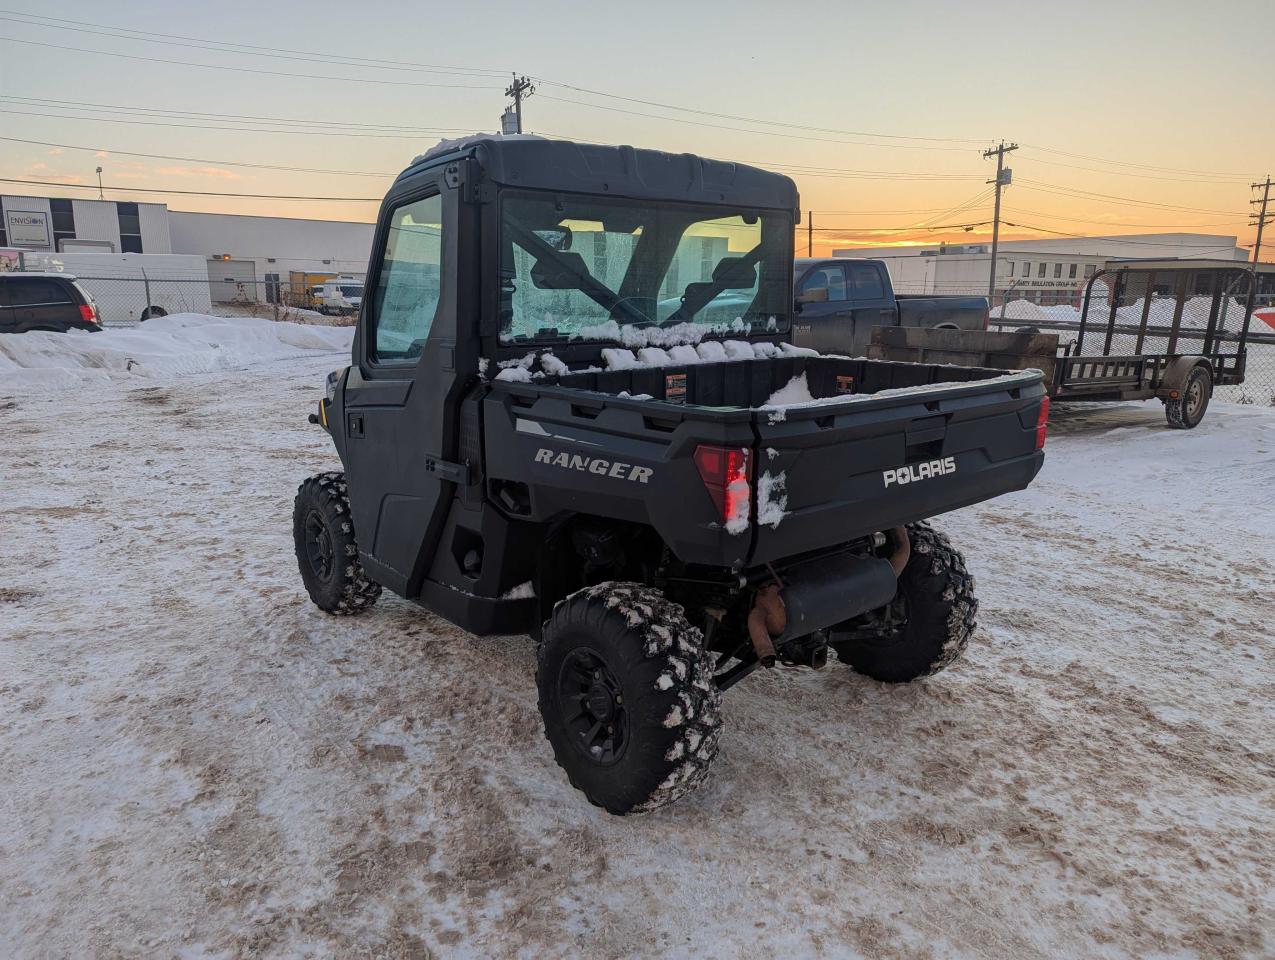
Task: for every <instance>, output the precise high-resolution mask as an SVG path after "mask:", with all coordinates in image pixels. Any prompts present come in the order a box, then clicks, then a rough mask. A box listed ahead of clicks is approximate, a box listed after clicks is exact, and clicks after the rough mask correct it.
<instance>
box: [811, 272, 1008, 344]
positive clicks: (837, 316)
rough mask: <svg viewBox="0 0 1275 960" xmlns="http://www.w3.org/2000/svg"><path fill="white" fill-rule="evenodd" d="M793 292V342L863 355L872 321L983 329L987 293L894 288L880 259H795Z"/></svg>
mask: <svg viewBox="0 0 1275 960" xmlns="http://www.w3.org/2000/svg"><path fill="white" fill-rule="evenodd" d="M793 292H794V299H795V301H796V310H797V316H796V318H795V319H794V321H793V328H792V332H793V342H794V343H796V344H798V345H800V346H803V347H812V348H814V349H815V350H821V351H833V352H837V353H848V354H850V355H851V356H853V357H862V356H865V355H866V354H867V350H868V344H870V343H871V342H872V331H873V329H874V328H876V327H922V328H928V329H938V330H986V329H987V319H988V305H987V298H986V297H961V296H943V297H930V296H906V295H903V294H896V293H895V292H894V286H893V284H892V283H891V282H890V273H889V271H888V270H886V268H885V264H884V263H882V262H881V261H880V260H861V259H852V258H846V257H841V258H831V259H816V258H801V259H798V260H797V261H796V264H795V269H794V271H793Z"/></svg>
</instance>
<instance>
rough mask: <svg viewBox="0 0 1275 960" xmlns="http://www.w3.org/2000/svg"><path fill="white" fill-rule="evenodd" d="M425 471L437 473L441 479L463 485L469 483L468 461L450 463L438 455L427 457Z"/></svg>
mask: <svg viewBox="0 0 1275 960" xmlns="http://www.w3.org/2000/svg"><path fill="white" fill-rule="evenodd" d="M425 472H426V473H433V474H437V475H438V477H439V478H440V479H442V480H449V481H451V482H452V483H459V484H460V485H461V486H468V485H469V464H467V463H449V462H448V461H446V460H440V459H438V458H437V457H426V458H425Z"/></svg>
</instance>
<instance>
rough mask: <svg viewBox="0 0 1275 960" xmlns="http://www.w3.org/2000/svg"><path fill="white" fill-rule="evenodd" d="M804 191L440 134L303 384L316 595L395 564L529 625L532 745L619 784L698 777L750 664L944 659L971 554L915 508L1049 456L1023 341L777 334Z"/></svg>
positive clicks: (421, 583)
mask: <svg viewBox="0 0 1275 960" xmlns="http://www.w3.org/2000/svg"><path fill="white" fill-rule="evenodd" d="M797 210H798V199H797V192H796V189H795V187H794V186H793V183H792V181H791V180H789V179H788V178H787V177H784V176H779V175H777V174H773V173H767V172H764V171H762V170H758V169H755V168H752V167H747V166H742V165H739V164H733V163H725V162H720V161H715V160H706V159H703V158H699V157H694V156H689V155H673V154H665V153H658V152H655V151H648V150H635V149H633V148H630V147H602V146H586V145H581V144H575V143H568V142H560V141H547V140H539V139H535V138H521V137H518V138H508V139H502V138H499V137H483V138H474V139H471V140H468V141H463V142H460V143H451V144H442V145H440V146H439V147H438V148H435V150H433V151H431V152H430V153H428V154H426V155H425V156H424V157H421V158H419V159H418V160H417V161H416V162H414V163H413V164H412V165H411V166H410V167H409V168H408V169H407V170H406V171H405V172H404V173H403V174H402V175H401V176H400V177H399V178H398V180H397V181H396V182H395V184H394V186H393V188H392V189H391V190H390V193H389V195H388V196H387V197H386V199H385V202H384V205H383V207H382V209H381V214H380V218H379V222H378V225H377V230H376V238H375V251H374V255H373V257H372V261H371V267H370V270H369V273H368V278H367V288H368V290H369V296H367V297H365V299H364V301H363V307H362V312H361V316H360V318H359V325H358V330H357V333H356V335H355V338H354V349H353V357H352V359H351V365H350V367H348V368H347V369H345V370H343V371H340V372H338V373H334V374H332V375H330V377H329V380H328V386H327V394H326V396H325V397H324V398H323V399H322V400H321V401H320V404H319V410H318V412H317V413H316V414H314V415H312V417H311V419H312V421H314V422H319V423H322V425H323V426H324V427H325V428H326V429H327V430H328V432H329V433H330V434H331V435H332V440H333V442H334V444H335V445H336V449H337V452H338V453H339V454H340V457H341V461H342V463H343V465H344V467H345V472H344V473H343V474H342V473H326V474H321V475H319V476H317V477H313V478H311V479H309V480H307V481H305V483H303V484H302V485H301V488H300V491H299V492H298V494H297V499H296V509H295V514H294V532H295V538H296V550H297V558H298V561H299V563H300V567H301V576H302V579H303V580H304V582H305V585H306V589H307V591H308V592H309V594H310V597H311V598H312V599H313V600H314V602H315V603H316V604H318V606H319V607H321V608H322V609H324V610H326V611H329V612H331V613H340V614H349V613H356V612H359V611H362V610H365V609H367V608H368V607H370V606H371V605H372V604H373V603H374V602H375V600H376V598H377V596H378V595H379V593H380V591H381V587H382V586H385V587H388V588H389V589H390V590H392V591H394V592H395V593H397V594H400V595H401V596H403V597H407V598H409V599H411V600H414V601H417V602H418V603H420V604H422V605H423V606H425V607H427V608H429V609H430V610H433V611H434V612H436V613H438V614H439V615H441V616H443V617H446V618H447V619H448V620H450V621H452V622H453V623H456V624H458V625H459V626H461V627H463V628H465V629H467V630H470V631H472V632H474V633H479V634H490V633H501V634H519V633H526V634H530V635H531V636H532V637H534V638H536V639H537V640H538V641H539V648H538V669H537V674H536V682H537V685H538V687H539V701H540V710H541V713H542V715H543V719H544V725H545V734H546V736H547V737H548V739H549V742H550V744H551V745H552V747H553V752H554V756H555V757H556V759H557V762H558V763H559V764H560V765H561V766H562V767H563V768H565V769H566V771H567V775H568V777H569V778H570V780H571V782H572V783H573V784H574V785H575V786H576V787H578V788H579V789H580V790H582V791H584V793H585V795H586V796H587V797H588V798H589V799H590V800H591V801H592V802H594V803H596V804H599V805H601V806H603V807H605V808H606V809H607V810H609V811H611V812H613V813H620V814H623V813H630V812H635V811H641V810H650V809H653V808H655V807H658V806H660V805H662V804H665V803H668V802H670V801H672V800H675V799H676V798H677V797H679V796H681V795H682V794H684V793H686V792H687V791H688V790H690V789H692V788H693V787H694V786H696V785H697V784H698V783H699V782H700V781H701V780H702V779H703V777H704V774H705V773H706V771H707V769H708V766H709V764H710V762H711V761H712V759H713V757H714V755H715V754H716V752H717V749H718V739H719V734H720V718H719V708H720V702H721V694H722V691H723V690H725V689H726V688H728V687H730V686H731V685H732V684H734V683H736V682H738V681H739V680H740V679H741V678H743V677H744V676H746V675H747V674H748V673H749V672H751V671H752V670H754V669H755V668H757V667H758V666H759V665H762V666H771V665H772V664H774V663H775V662H776V661H779V662H783V663H789V664H799V665H804V666H808V667H814V668H819V667H822V666H823V665H824V663H825V662H826V660H827V657H828V649H829V648H832V650H833V651H835V653H836V655H837V657H838V658H839V659H840V660H842V661H845V662H846V663H848V664H849V665H850V666H851V667H852V668H854V669H855V670H858V671H860V672H861V673H864V674H866V675H868V676H870V677H874V678H876V679H878V680H882V681H886V682H901V681H908V680H913V679H915V678H917V677H923V676H926V675H928V674H931V673H934V672H935V671H937V670H940V669H942V668H943V667H945V666H946V665H947V664H949V663H951V662H952V661H953V660H954V659H955V658H956V657H958V656H959V655H960V653H961V652H962V650H963V649H964V647H965V644H966V642H967V641H968V639H969V637H970V634H971V631H972V630H973V627H974V614H975V610H976V608H977V601H976V600H975V599H974V595H973V586H974V584H973V578H972V577H971V576H970V575H969V574H968V573H967V572H966V569H965V566H964V563H963V561H962V559H961V555H960V554H959V553H958V552H956V551H955V550H953V549H952V547H951V545H950V544H949V543H948V540H947V538H946V537H945V536H943V535H942V534H941V533H938V532H936V531H935V530H933V529H931V528H930V527H929V526H928V525H927V524H925V523H922V522H920V521H921V520H923V519H924V518H927V517H931V516H933V515H935V514H939V513H942V512H944V511H947V510H952V509H954V508H957V507H961V506H964V505H966V504H971V503H976V502H978V501H981V500H986V499H988V498H990V497H994V496H997V495H998V494H1001V493H1005V492H1007V491H1011V490H1019V489H1021V488H1023V487H1025V486H1027V484H1028V483H1030V482H1031V480H1032V478H1033V477H1034V476H1035V475H1036V472H1037V471H1038V470H1039V469H1040V466H1041V462H1042V459H1043V456H1044V455H1043V453H1042V451H1041V448H1042V446H1043V444H1044V434H1045V419H1046V415H1047V400H1046V398H1045V392H1044V388H1043V387H1042V384H1041V377H1040V375H1039V374H1038V373H1037V372H1035V371H1017V372H1014V373H1012V374H1005V373H1004V372H1003V371H998V370H987V369H976V368H962V367H947V366H936V365H927V364H909V363H889V362H883V361H871V360H851V359H847V358H843V357H827V356H819V355H817V354H813V351H808V350H801V349H798V348H794V347H793V346H792V345H791V343H790V342H789V330H790V327H791V324H792V321H793V316H794V311H795V309H798V308H795V306H794V304H793V296H792V271H793V226H794V218H795V216H796V212H797Z"/></svg>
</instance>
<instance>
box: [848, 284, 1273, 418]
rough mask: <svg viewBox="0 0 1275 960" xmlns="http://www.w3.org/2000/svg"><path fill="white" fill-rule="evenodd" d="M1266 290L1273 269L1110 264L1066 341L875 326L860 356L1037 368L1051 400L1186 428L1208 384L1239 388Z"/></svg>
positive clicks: (1200, 411)
mask: <svg viewBox="0 0 1275 960" xmlns="http://www.w3.org/2000/svg"><path fill="white" fill-rule="evenodd" d="M1271 284H1275V264H1251V263H1243V262H1238V261H1231V260H1114V261H1109V262H1108V263H1107V264H1106V265H1105V266H1104V267H1103V268H1102V269H1101V270H1099V271H1098V272H1097V273H1095V274H1094V275H1093V277H1091V278H1090V280H1089V282H1088V283H1087V284H1086V286H1085V294H1084V300H1083V302H1082V306H1081V309H1080V320H1079V323H1078V324H1076V326H1075V328H1074V329H1075V332H1076V337H1075V339H1074V340H1067V341H1065V342H1063V338H1062V337H1061V336H1060V335H1059V334H1056V333H1041V332H1040V331H1039V330H1037V329H1035V328H1032V327H1026V328H1023V329H1021V330H1019V331H1017V332H1012V333H1007V332H999V331H964V330H924V329H915V328H912V329H908V328H885V327H882V328H878V329H877V330H875V331H874V333H873V342H872V345H871V346H870V347H869V349H868V355H869V356H870V357H872V358H874V359H880V360H894V361H904V362H914V363H951V364H956V365H959V366H974V367H995V368H999V369H1010V370H1022V369H1029V368H1035V369H1038V370H1040V371H1041V372H1042V373H1043V374H1044V378H1045V384H1046V388H1047V389H1048V391H1049V395H1050V398H1051V399H1052V400H1054V401H1059V402H1066V401H1073V400H1086V401H1100V400H1150V399H1153V398H1154V399H1159V400H1161V401H1162V402H1163V403H1164V405H1165V411H1166V416H1167V417H1168V420H1169V424H1170V425H1171V426H1174V427H1179V428H1184V429H1190V428H1191V427H1194V426H1196V425H1197V424H1198V423H1199V422H1200V421H1201V420H1202V419H1203V417H1204V413H1205V410H1206V409H1207V407H1208V402H1209V398H1210V396H1211V395H1212V393H1213V390H1214V389H1215V388H1216V387H1219V386H1230V385H1233V384H1240V383H1243V382H1244V373H1245V366H1246V362H1247V358H1248V351H1247V345H1248V334H1249V325H1250V323H1251V321H1252V314H1253V306H1254V303H1255V300H1256V297H1257V295H1258V292H1259V286H1260V287H1261V288H1262V289H1265V287H1266V286H1268V285H1271ZM1002 312H1003V308H1002ZM994 322H995V321H993V323H994ZM1042 325H1047V323H1046V322H1043V321H1042Z"/></svg>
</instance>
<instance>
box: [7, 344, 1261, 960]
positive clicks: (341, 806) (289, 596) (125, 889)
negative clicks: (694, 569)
mask: <svg viewBox="0 0 1275 960" xmlns="http://www.w3.org/2000/svg"><path fill="white" fill-rule="evenodd" d="M145 329H146V330H147V331H150V330H151V329H162V328H161V327H155V328H152V327H151V325H150V323H149V322H148V324H146V325H145ZM106 336H107V335H106V334H99V335H93V336H92V337H91V338H85V339H91V340H93V341H95V342H96V341H102V342H108V341H105V340H104V339H103V338H104V337H106ZM219 349H225V348H219ZM274 349H275V348H273V347H272V348H271V349H270V350H267V351H265V352H266V354H270V353H271V351H272V350H274ZM279 349H282V348H279ZM139 352H140V351H139ZM145 355H146V356H154V357H159V356H162V351H159V350H158V348H155V350H153V351H152V352H151V353H150V354H145ZM201 362H202V361H201ZM247 362H252V364H253V365H252V366H250V367H248V368H246V369H236V368H237V367H242V366H243V365H244V363H247ZM343 362H344V360H343V358H342V357H341V356H340V355H338V354H336V353H332V354H323V353H314V352H308V353H307V352H304V351H303V350H295V351H293V352H291V353H285V354H283V355H281V356H277V357H276V358H275V359H273V360H263V359H262V358H261V357H260V356H257V357H251V356H250V357H249V358H248V359H247V360H244V361H242V362H241V361H238V360H237V361H236V362H234V363H229V364H225V363H210V365H208V366H203V367H200V366H198V365H193V366H184V365H179V366H175V367H173V368H171V369H169V370H166V371H156V372H155V373H153V374H152V375H150V376H149V377H147V378H145V379H143V378H142V377H141V376H138V375H137V370H136V368H135V369H134V370H133V371H125V372H121V371H120V370H119V369H118V368H116V367H114V366H108V367H107V369H109V370H110V371H111V372H110V374H109V375H108V376H106V377H101V378H97V379H83V378H79V377H74V376H70V375H67V376H65V377H64V376H63V375H61V374H58V375H57V376H56V382H57V383H58V384H61V386H60V387H58V388H57V389H51V390H50V391H48V392H45V393H42V394H35V393H33V392H32V390H31V387H32V381H31V379H23V380H21V381H15V379H14V378H13V374H12V370H11V369H10V368H5V369H2V370H0V434H2V435H3V437H4V445H3V452H2V453H0V529H3V531H4V535H3V536H2V537H0V784H3V789H2V790H0V810H2V811H3V813H4V816H3V818H2V819H0V939H2V940H3V943H4V947H3V949H2V950H0V953H2V954H3V955H4V956H5V957H17V958H27V957H147V958H149V957H183V958H212V957H226V958H230V957H301V956H314V957H336V958H347V957H390V958H407V957H412V958H421V957H429V956H434V957H467V958H468V957H513V956H518V957H536V958H539V957H559V956H564V957H565V956H572V957H574V956H580V957H629V956H638V957H696V958H701V957H720V958H728V957H743V956H747V957H767V956H788V957H805V956H820V957H864V958H878V957H899V958H949V957H961V958H967V957H968V958H989V957H997V958H1015V960H1022V958H1056V957H1085V958H1188V957H1218V958H1236V957H1253V958H1257V957H1269V956H1271V954H1272V952H1273V951H1275V937H1273V935H1272V929H1271V917H1272V916H1275V894H1273V893H1272V891H1275V828H1273V826H1272V818H1271V811H1272V809H1273V807H1275V758H1273V757H1272V742H1273V736H1272V735H1273V733H1275V723H1273V722H1272V721H1273V720H1275V715H1273V711H1272V703H1273V702H1275V666H1272V663H1273V662H1275V657H1273V656H1272V653H1273V651H1272V646H1273V644H1275V638H1273V637H1272V621H1273V620H1275V599H1273V598H1272V576H1271V570H1272V567H1273V565H1275V522H1273V521H1272V519H1271V517H1272V510H1273V509H1275V488H1273V487H1272V477H1273V476H1275V411H1273V410H1270V409H1266V408H1262V407H1238V406H1226V405H1217V406H1215V407H1214V408H1213V409H1212V410H1210V412H1209V415H1208V417H1207V418H1206V420H1205V422H1204V424H1203V425H1202V426H1201V427H1200V428H1199V429H1197V430H1195V431H1191V432H1183V431H1172V430H1168V429H1166V428H1165V425H1164V418H1163V415H1162V414H1161V412H1160V408H1159V405H1158V404H1156V405H1147V406H1146V407H1141V406H1137V405H1120V406H1108V407H1059V408H1057V409H1056V415H1055V421H1054V424H1053V426H1052V428H1051V439H1050V443H1049V447H1048V453H1049V456H1048V460H1047V463H1046V466H1045V469H1044V472H1043V473H1042V475H1041V476H1040V478H1039V479H1038V480H1037V481H1036V483H1035V484H1034V485H1033V486H1032V487H1031V488H1030V489H1029V490H1027V491H1025V492H1023V493H1020V494H1016V495H1013V496H1007V497H1002V498H1000V499H999V500H995V501H992V502H990V503H986V504H982V505H980V506H977V507H974V508H971V509H967V510H963V511H960V512H959V513H957V514H954V515H951V516H948V517H945V518H941V519H940V521H939V525H940V526H941V527H942V528H943V529H945V530H947V531H948V532H950V533H951V534H952V536H953V538H954V539H955V540H956V542H957V543H958V544H960V545H961V546H962V547H963V548H964V550H965V552H966V556H967V558H968V560H969V564H970V566H971V567H972V569H973V570H974V571H975V573H976V574H977V576H978V580H979V593H980V596H981V599H982V604H983V605H982V610H981V616H980V623H981V626H980V629H979V631H978V634H977V636H976V639H975V641H974V643H973V644H972V645H971V647H970V650H969V654H968V656H967V658H966V659H965V660H964V661H962V662H961V663H959V664H958V665H956V666H955V667H954V668H952V669H951V670H949V671H948V672H946V673H944V674H941V675H940V676H938V677H936V678H934V679H932V680H929V681H925V682H922V683H919V684H916V685H912V686H904V687H888V686H885V685H882V684H878V683H875V682H872V681H868V680H865V679H863V678H861V677H859V676H856V675H855V674H853V673H852V672H850V671H849V670H848V669H846V668H844V667H843V666H841V665H839V664H837V663H836V662H833V663H831V664H830V665H829V666H828V667H827V669H826V670H824V671H823V672H821V673H812V672H803V671H798V670H795V669H793V670H789V669H776V670H774V671H771V672H767V673H762V674H760V675H754V676H753V677H751V678H749V679H748V680H746V681H745V682H744V683H742V684H741V685H740V686H739V687H737V688H735V689H734V690H732V691H731V693H730V694H729V695H728V696H727V698H726V708H725V720H726V731H725V735H724V738H723V744H722V752H721V755H720V758H719V760H718V762H717V764H716V767H715V772H714V775H713V776H712V777H711V778H710V780H709V782H708V783H707V785H706V786H705V787H704V788H703V789H701V790H700V791H698V792H697V793H695V794H694V795H692V796H691V797H689V798H687V799H686V800H684V801H682V802H680V803H679V804H677V805H675V806H673V807H670V808H667V809H664V810H661V811H658V812H656V813H654V814H651V815H647V816H644V817H636V818H628V819H616V818H612V817H609V816H608V815H606V814H605V813H602V812H601V811H599V810H598V809H596V808H594V807H591V806H589V805H588V804H587V803H585V802H584V801H583V800H582V798H581V797H580V796H579V795H578V794H577V793H575V791H573V790H572V789H571V788H570V786H569V785H568V784H567V782H566V778H565V777H564V776H563V775H562V772H561V771H560V770H559V769H558V768H557V767H556V766H555V765H554V763H553V759H552V756H551V754H550V751H549V747H548V745H547V743H546V742H545V741H544V739H543V736H542V734H541V730H540V721H539V717H538V714H537V712H536V705H535V704H536V700H535V691H534V686H533V682H532V670H533V655H532V647H531V644H530V642H529V641H528V640H526V639H525V638H487V639H477V638H474V637H472V636H469V635H467V634H465V633H464V632H462V631H460V630H457V629H455V628H454V627H452V626H450V625H448V624H447V623H445V622H443V621H442V620H440V619H438V618H437V617H434V616H432V615H430V614H428V613H426V612H424V611H422V610H420V609H418V608H416V607H414V606H412V605H410V604H408V603H405V602H403V601H400V600H397V599H395V598H392V597H388V596H387V597H386V598H384V599H383V600H382V601H381V603H380V604H379V605H378V606H377V607H376V608H375V609H374V610H373V611H372V612H370V613H369V614H367V615H365V616H362V617H359V618H355V619H335V618H331V617H328V616H325V615H324V614H322V613H320V612H318V611H317V610H315V609H314V608H313V607H312V606H311V605H310V604H309V602H308V600H307V599H306V598H305V596H304V593H303V591H302V589H301V585H300V581H299V579H298V577H297V574H296V572H295V565H294V560H293V557H292V546H291V539H290V514H291V499H292V494H293V491H294V489H295V487H296V484H297V483H298V482H299V481H300V480H301V479H302V478H303V477H304V476H306V475H307V474H309V473H312V472H315V471H318V470H323V469H331V468H333V467H334V466H335V464H336V460H335V457H334V455H333V453H332V450H331V446H330V444H329V442H328V441H327V438H326V436H325V435H324V434H323V433H322V432H321V431H319V430H318V428H315V427H310V426H308V425H307V424H306V422H305V419H306V414H307V413H309V412H310V410H311V409H312V405H313V403H314V401H315V399H316V398H317V396H318V395H319V392H320V390H321V389H322V378H323V374H324V373H325V372H326V371H327V370H329V369H332V368H334V367H337V366H340V365H342V364H343ZM54 366H55V369H63V368H60V367H56V365H54ZM192 369H193V370H201V369H202V370H209V371H213V372H202V373H201V372H195V373H189V372H188V373H186V375H178V374H179V373H180V372H182V371H189V370H192Z"/></svg>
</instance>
